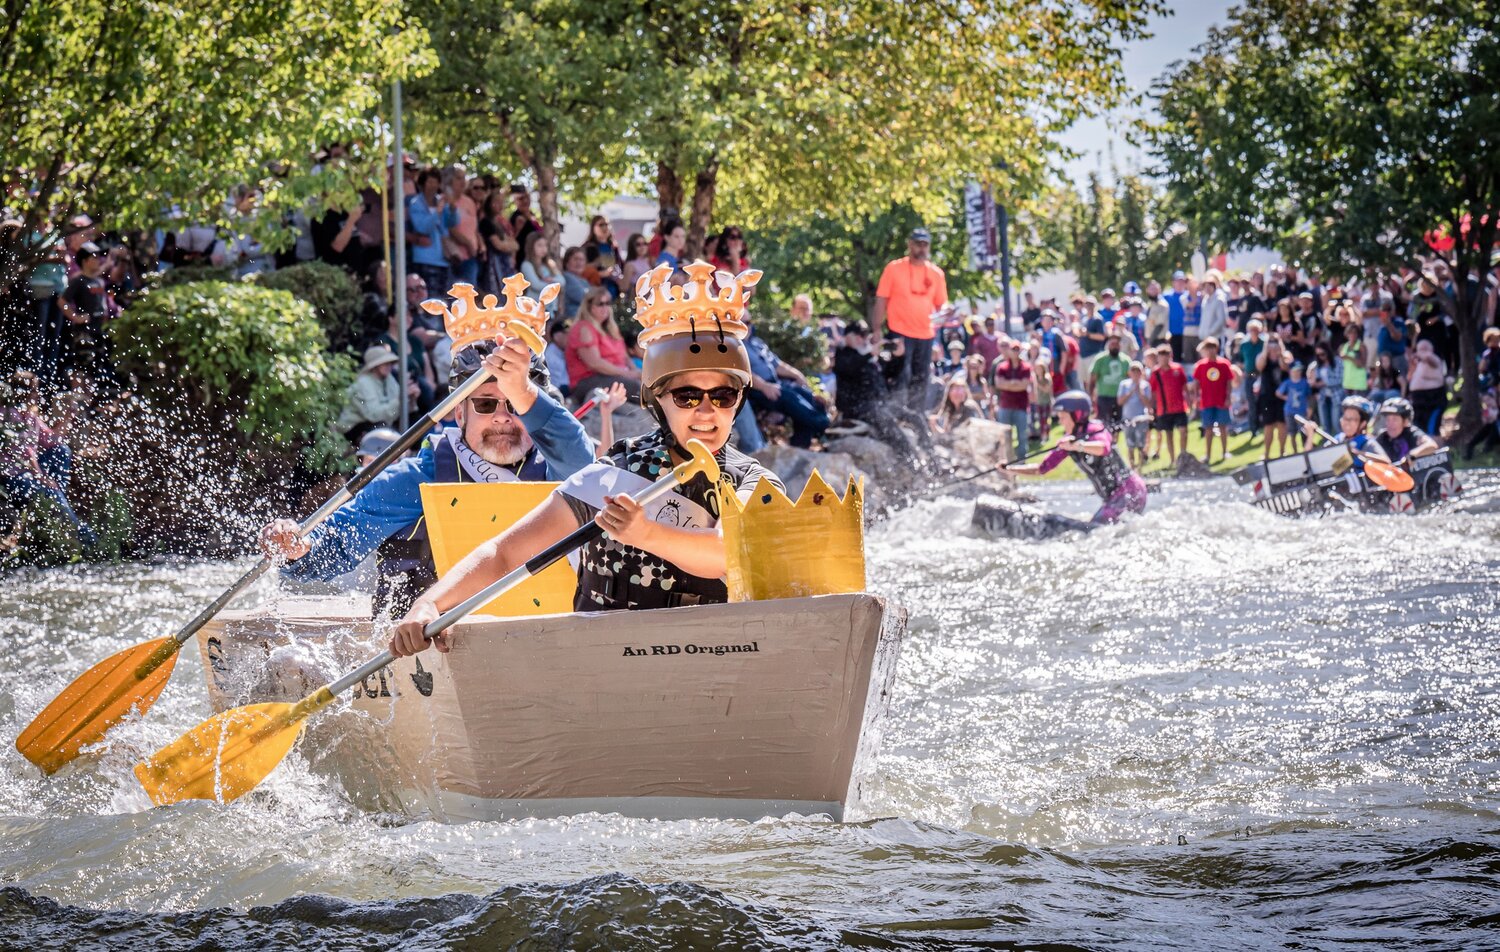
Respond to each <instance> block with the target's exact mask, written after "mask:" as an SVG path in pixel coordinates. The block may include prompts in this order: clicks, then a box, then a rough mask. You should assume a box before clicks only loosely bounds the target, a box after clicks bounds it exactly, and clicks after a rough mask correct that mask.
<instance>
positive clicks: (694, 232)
mask: <svg viewBox="0 0 1500 952" xmlns="http://www.w3.org/2000/svg"><path fill="white" fill-rule="evenodd" d="M1161 9H1162V5H1161V4H1160V3H1158V2H1157V0H1119V2H1115V0H1085V2H1078V3H1068V4H1056V3H1050V2H1044V0H974V2H969V3H965V4H962V5H953V4H948V3H908V2H903V0H871V2H866V3H858V4H852V5H851V4H802V5H800V6H793V7H788V6H787V5H786V4H785V3H781V2H777V0H735V2H733V3H713V2H704V0H669V2H665V3H658V4H655V5H654V6H653V10H654V11H655V12H654V16H653V23H652V29H651V31H650V32H649V33H648V34H647V35H646V36H645V37H643V39H644V40H645V41H646V49H647V50H648V51H649V55H648V56H647V58H646V63H647V64H649V65H648V66H647V68H648V69H649V70H650V71H651V73H652V76H653V80H654V81H653V82H648V83H641V84H640V85H639V86H638V87H637V88H639V89H641V90H642V91H643V92H645V93H646V95H645V96H643V97H642V102H641V104H640V111H639V113H638V115H639V117H640V121H639V124H638V130H637V135H638V138H639V141H640V151H641V153H642V154H643V155H644V156H646V157H647V158H648V159H649V160H650V161H651V164H650V166H649V168H647V169H646V170H645V172H646V174H647V176H649V177H653V178H654V180H655V182H656V183H657V187H658V200H659V201H660V203H661V205H662V206H663V207H681V206H682V205H683V203H684V199H685V198H686V196H687V195H689V194H690V195H691V199H690V200H689V201H687V206H688V208H687V215H686V218H687V220H688V222H689V226H690V235H689V251H690V252H693V251H696V249H697V247H698V243H699V242H700V241H701V239H702V237H703V236H704V234H706V233H707V232H708V231H709V230H711V229H712V225H713V221H714V219H715V218H717V217H722V218H724V219H725V220H729V219H733V220H738V221H740V222H742V223H744V224H747V225H752V226H762V227H764V226H787V225H793V224H796V223H798V222H799V221H804V220H805V219H806V217H807V216H808V215H809V214H823V215H828V216H833V217H840V218H847V217H850V216H851V215H853V216H861V215H866V216H869V215H877V214H880V213H881V212H883V211H884V210H885V209H886V208H888V207H890V206H891V205H892V204H893V203H895V204H898V205H911V206H913V207H915V208H916V209H917V210H918V211H919V212H921V213H922V214H924V215H927V216H928V217H931V218H934V219H936V218H938V217H940V216H942V215H943V214H945V212H946V209H947V206H948V204H949V202H950V201H951V198H950V196H951V195H953V194H955V193H956V192H957V191H958V190H959V189H961V188H962V185H963V183H964V182H965V181H966V180H968V179H970V178H972V177H973V176H975V175H976V174H983V175H985V176H986V178H987V179H989V180H990V181H991V183H992V184H993V185H994V187H995V188H996V192H997V195H998V196H1000V198H1001V199H1002V200H1003V201H1015V200H1017V199H1018V198H1020V197H1022V196H1025V195H1028V194H1032V193H1034V192H1035V191H1037V190H1039V189H1040V187H1041V185H1042V183H1043V181H1044V180H1045V178H1046V175H1047V172H1048V169H1049V164H1050V162H1051V160H1052V159H1053V158H1054V157H1056V156H1057V155H1058V154H1059V151H1060V149H1059V146H1058V145H1057V144H1056V142H1055V141H1054V138H1053V133H1055V132H1056V131H1057V130H1059V129H1061V128H1063V127H1065V126H1066V125H1067V124H1069V123H1071V122H1072V121H1073V120H1074V119H1076V118H1077V117H1079V116H1081V115H1087V114H1090V113H1093V112H1095V111H1097V110H1098V109H1100V108H1106V107H1108V106H1110V105H1111V104H1113V103H1114V102H1115V101H1116V99H1117V97H1118V95H1119V93H1120V90H1121V88H1122V86H1123V82H1122V76H1121V71H1120V49H1121V46H1122V44H1123V43H1125V42H1127V41H1129V40H1130V39H1132V38H1134V37H1137V36H1140V35H1142V32H1143V27H1144V23H1145V21H1146V18H1147V17H1148V15H1149V14H1151V13H1153V12H1157V11H1160V10H1161ZM658 83H660V84H661V86H660V87H659V86H658V85H657V84H658ZM660 89H665V90H666V91H668V93H667V94H666V95H662V94H661V92H660V91H659V90H660ZM1001 162H1004V163H1005V165H1006V168H1005V171H1004V172H991V171H990V170H995V169H998V168H999V167H1000V164H1001ZM721 190H722V193H723V196H724V204H725V208H724V210H723V212H724V213H723V214H722V215H720V214H719V212H718V210H717V209H716V203H717V199H718V196H719V193H720V191H721Z"/></svg>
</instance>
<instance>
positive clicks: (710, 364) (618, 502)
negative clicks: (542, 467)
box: [390, 261, 785, 656]
mask: <svg viewBox="0 0 1500 952" xmlns="http://www.w3.org/2000/svg"><path fill="white" fill-rule="evenodd" d="M682 270H683V271H684V272H685V273H686V274H687V283H686V284H685V285H682V286H680V287H677V286H673V285H672V284H671V279H672V272H673V269H672V267H671V266H658V267H656V268H654V269H652V270H651V271H648V272H647V273H646V274H644V275H642V276H641V278H640V280H639V281H638V282H637V284H636V319H637V320H639V321H640V323H641V326H642V331H641V334H640V338H639V340H640V343H641V346H642V347H643V348H644V349H645V356H644V359H643V363H642V366H641V398H640V399H641V404H642V405H643V406H644V407H645V408H646V410H647V411H648V412H649V413H650V414H651V415H652V416H653V417H654V418H655V419H656V422H657V428H656V429H655V430H654V431H653V432H651V433H647V434H646V435H644V436H639V437H633V438H631V439H626V440H621V441H619V442H618V443H616V444H615V445H614V446H612V447H610V448H609V450H608V452H607V453H606V455H605V456H604V457H603V458H602V459H601V460H600V461H599V462H598V463H595V464H594V465H592V466H587V467H585V468H584V469H582V470H580V471H579V472H577V473H575V474H574V475H573V476H572V477H570V478H569V479H568V480H566V481H565V482H564V483H563V484H562V485H561V486H560V487H558V488H557V489H556V490H554V491H553V493H552V494H551V495H549V496H548V497H547V499H546V501H544V502H543V503H541V504H540V505H539V506H537V508H536V509H534V510H532V511H531V513H529V514H528V515H526V516H523V517H522V518H521V520H520V521H519V522H518V523H516V525H514V526H513V527H512V528H510V529H508V530H506V531H505V532H502V533H500V534H499V535H497V536H495V537H494V538H493V539H490V540H489V541H488V542H485V543H483V544H481V545H480V546H479V547H478V548H477V549H475V550H474V552H472V553H471V554H470V555H469V556H468V557H467V558H465V559H464V560H463V561H462V562H460V563H459V564H458V565H457V566H455V567H454V568H453V570H452V571H451V572H449V573H448V574H447V575H446V576H444V577H443V579H442V580H441V581H439V582H438V583H437V584H436V585H434V586H433V587H432V588H430V589H428V591H427V592H426V593H425V594H423V595H422V597H421V598H419V599H417V601H416V604H414V605H413V606H412V610H411V611H410V612H409V613H408V614H407V616H406V617H405V618H403V619H402V620H401V622H400V623H399V624H397V625H396V626H395V628H394V629H393V630H392V633H391V642H390V649H391V652H392V653H393V654H395V655H397V656H403V655H410V654H415V653H416V652H418V651H422V650H424V649H425V648H426V647H427V645H428V643H429V642H428V641H427V639H426V638H425V636H424V635H423V633H422V630H423V627H424V626H425V625H427V624H428V623H429V622H431V621H432V620H433V619H435V618H437V617H438V615H439V614H440V613H441V612H443V611H445V610H447V609H449V608H452V607H453V606H455V605H457V604H459V603H460V602H462V601H463V600H464V599H466V598H468V597H470V596H471V595H474V594H475V593H477V592H479V591H480V590H481V589H483V588H484V587H485V586H486V585H488V584H490V583H491V582H493V581H495V580H496V579H498V578H500V577H501V576H502V575H505V574H506V573H507V572H510V571H512V570H513V569H515V568H516V567H517V566H519V565H521V564H522V563H523V562H524V561H525V560H526V559H527V558H529V557H531V556H532V555H533V554H534V553H536V552H538V551H540V550H542V549H543V548H545V547H546V546H548V545H551V544H553V543H555V542H556V541H557V540H559V539H561V538H563V537H564V536H567V535H568V534H569V533H571V532H573V531H575V530H577V529H578V528H579V527H581V526H583V525H584V524H585V523H586V522H588V521H590V520H592V521H594V522H596V523H598V524H599V525H600V526H602V527H603V528H604V529H605V530H606V532H607V534H606V535H604V536H602V537H600V538H598V539H595V540H594V541H592V542H589V543H587V544H585V545H584V546H583V548H582V549H581V550H580V551H579V559H578V594H577V597H576V600H575V602H574V608H575V610H577V611H615V610H621V609H628V610H644V609H652V608H671V607H675V606H679V605H698V604H713V603H722V602H725V601H727V600H728V598H729V591H728V588H727V587H726V586H725V583H724V575H725V572H726V571H727V569H726V563H725V554H724V539H723V536H722V535H721V534H720V531H719V528H718V516H719V503H718V494H717V488H718V487H717V486H716V485H715V484H714V483H713V482H711V481H710V480H709V479H708V478H707V477H706V476H704V475H702V474H699V475H698V476H697V477H695V478H694V479H692V480H690V481H688V482H687V483H685V484H683V485H681V486H679V487H678V488H677V490H676V491H675V492H672V493H669V494H667V495H666V496H665V497H664V498H662V499H658V500H657V501H656V502H655V503H653V504H651V505H650V506H649V507H642V506H641V505H640V504H638V503H637V502H636V501H635V498H634V497H636V496H639V495H640V493H641V491H643V490H644V489H646V488H647V487H649V486H650V485H651V484H652V483H653V482H654V481H655V480H656V479H658V478H659V477H660V476H661V475H662V474H664V473H666V472H668V471H669V470H670V469H671V467H672V466H674V465H675V464H677V463H680V462H683V461H685V460H686V459H688V457H689V453H688V451H687V449H686V444H687V443H688V442H689V441H690V440H698V441H700V442H701V443H703V444H704V446H706V447H707V448H708V450H709V452H711V453H712V454H713V455H714V458H715V460H717V461H718V464H719V484H720V485H725V486H726V488H728V489H730V490H732V491H734V492H735V493H737V494H738V495H739V496H740V497H741V498H742V499H747V500H748V498H749V496H750V493H751V492H752V491H753V490H754V489H755V487H756V485H757V484H758V483H759V482H760V481H761V480H766V481H768V482H769V483H770V484H772V485H775V486H777V487H778V488H782V489H783V490H784V488H785V487H784V486H782V483H781V481H780V480H779V479H777V477H776V476H775V475H774V474H772V473H771V472H769V471H768V470H766V469H765V468H764V467H763V466H761V465H760V463H759V462H757V461H756V460H755V459H753V458H752V457H749V456H746V455H745V454H743V453H741V452H739V451H738V450H736V449H735V448H733V447H732V446H730V445H729V434H730V431H731V428H732V427H733V424H734V418H735V415H736V414H737V413H739V412H740V411H741V409H742V408H743V406H744V403H745V390H746V388H747V387H749V386H750V379H751V373H750V358H749V356H748V354H747V353H746V349H745V344H744V339H745V338H746V337H747V336H748V335H749V332H750V329H749V327H748V326H747V325H746V324H745V323H744V314H745V305H746V301H747V300H748V296H749V295H748V291H749V289H750V288H751V287H753V286H754V285H755V284H756V282H757V281H759V280H760V272H759V271H753V270H752V271H746V272H744V273H742V274H740V275H738V276H736V277H735V278H733V280H732V281H730V282H724V281H722V280H716V276H715V272H714V268H713V266H712V265H710V264H708V263H707V262H703V261H695V262H693V263H692V264H689V265H687V266H686V267H684V268H683V269H682ZM715 285H717V288H715ZM432 644H434V645H436V647H437V648H438V650H439V651H447V650H448V648H449V643H448V641H447V639H446V637H445V636H443V635H439V636H437V637H436V638H434V639H433V641H432Z"/></svg>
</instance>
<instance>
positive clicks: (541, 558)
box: [328, 469, 678, 694]
mask: <svg viewBox="0 0 1500 952" xmlns="http://www.w3.org/2000/svg"><path fill="white" fill-rule="evenodd" d="M677 485H678V476H677V470H675V469H674V470H673V471H672V472H671V473H669V474H667V475H666V476H663V477H662V478H661V479H658V480H657V481H656V482H655V483H654V484H652V486H651V488H650V489H647V490H646V491H645V492H643V493H641V494H640V495H639V496H637V497H635V501H636V504H637V505H640V506H646V505H649V504H650V503H653V502H655V501H656V500H658V499H660V498H661V497H662V496H665V495H666V494H667V493H669V492H671V491H672V490H674V489H676V488H677ZM602 535H604V527H603V526H601V525H599V524H598V523H597V522H593V521H589V522H586V523H584V524H583V525H581V526H579V527H578V528H577V529H574V530H573V531H572V532H570V533H568V534H567V535H566V536H563V537H562V538H561V539H559V540H557V541H556V542H554V543H552V544H551V545H549V546H547V548H545V549H543V550H542V551H540V552H538V553H537V554H536V555H534V556H532V557H531V558H530V559H528V560H527V561H526V562H525V563H524V564H522V565H518V566H516V567H515V568H513V569H511V570H510V571H509V572H507V573H505V574H504V575H502V576H501V577H500V578H498V579H496V580H495V581H493V582H491V583H490V584H488V585H486V586H485V587H484V588H483V589H481V590H480V591H478V592H475V593H474V594H473V595H470V596H469V597H468V598H466V599H464V600H463V601H461V602H459V603H458V604H457V605H454V606H453V607H452V608H450V609H448V610H447V611H445V612H443V613H442V614H441V615H439V616H438V617H436V618H434V619H433V620H432V621H430V622H428V623H427V625H426V626H425V627H424V628H423V629H422V634H423V635H424V636H426V638H427V639H428V640H429V641H430V640H432V638H433V637H434V636H436V635H438V634H439V633H441V632H444V631H446V630H448V628H450V627H451V626H452V625H453V624H454V623H455V622H458V621H459V620H460V619H462V618H463V617H464V616H465V615H468V614H470V613H471V612H473V611H474V610H475V609H477V608H479V607H480V606H482V605H486V604H488V603H489V602H490V601H492V600H493V599H494V598H495V597H496V596H498V595H501V594H503V593H505V592H508V591H510V590H511V589H513V588H515V587H516V586H517V585H520V584H521V583H522V582H524V581H526V580H527V579H529V578H531V577H532V576H534V575H536V574H537V573H539V572H541V571H542V570H543V569H545V568H547V567H548V566H549V565H551V564H553V563H554V562H557V561H559V560H561V559H564V558H566V557H567V555H568V553H569V552H572V551H573V550H575V549H579V548H582V547H583V546H584V545H587V544H588V543H590V542H592V541H593V540H595V539H597V538H599V537H600V536H602ZM395 660H396V656H395V655H394V654H392V653H391V650H390V649H389V648H387V649H386V650H385V651H382V652H381V653H380V654H378V655H376V656H375V657H373V658H371V659H370V660H369V661H366V662H365V663H364V664H362V665H360V666H359V667H358V668H355V669H354V670H353V671H350V672H349V673H348V674H346V675H344V676H343V677H342V678H339V679H338V680H337V681H335V682H333V683H332V684H330V685H329V686H328V690H329V691H331V692H333V693H334V694H339V693H340V692H343V691H346V690H348V689H349V688H351V687H353V686H354V685H356V684H358V683H359V682H361V681H363V680H364V679H365V678H368V677H369V676H370V675H372V674H374V673H375V672H377V671H379V670H380V669H381V668H383V667H385V666H386V665H388V664H390V663H391V662H392V661H395Z"/></svg>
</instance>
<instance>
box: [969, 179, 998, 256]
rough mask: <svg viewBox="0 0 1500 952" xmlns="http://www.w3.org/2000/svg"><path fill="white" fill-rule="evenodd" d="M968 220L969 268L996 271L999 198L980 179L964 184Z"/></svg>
mask: <svg viewBox="0 0 1500 952" xmlns="http://www.w3.org/2000/svg"><path fill="white" fill-rule="evenodd" d="M964 220H965V223H966V224H967V226H968V233H969V267H970V268H971V269H973V270H975V271H994V270H995V269H996V268H997V267H999V266H1000V228H999V219H998V216H997V215H996V213H995V198H994V196H992V195H991V194H990V190H989V189H988V188H985V187H984V186H981V185H980V184H979V183H978V182H970V183H969V184H968V185H966V186H964Z"/></svg>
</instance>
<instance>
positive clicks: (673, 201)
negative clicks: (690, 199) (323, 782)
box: [656, 162, 682, 213]
mask: <svg viewBox="0 0 1500 952" xmlns="http://www.w3.org/2000/svg"><path fill="white" fill-rule="evenodd" d="M656 207H657V208H659V209H661V210H662V211H664V212H666V211H670V212H677V213H681V211H682V179H681V178H680V177H679V176H678V175H677V170H676V169H674V168H672V166H671V165H670V164H668V163H666V162H657V163H656Z"/></svg>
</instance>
